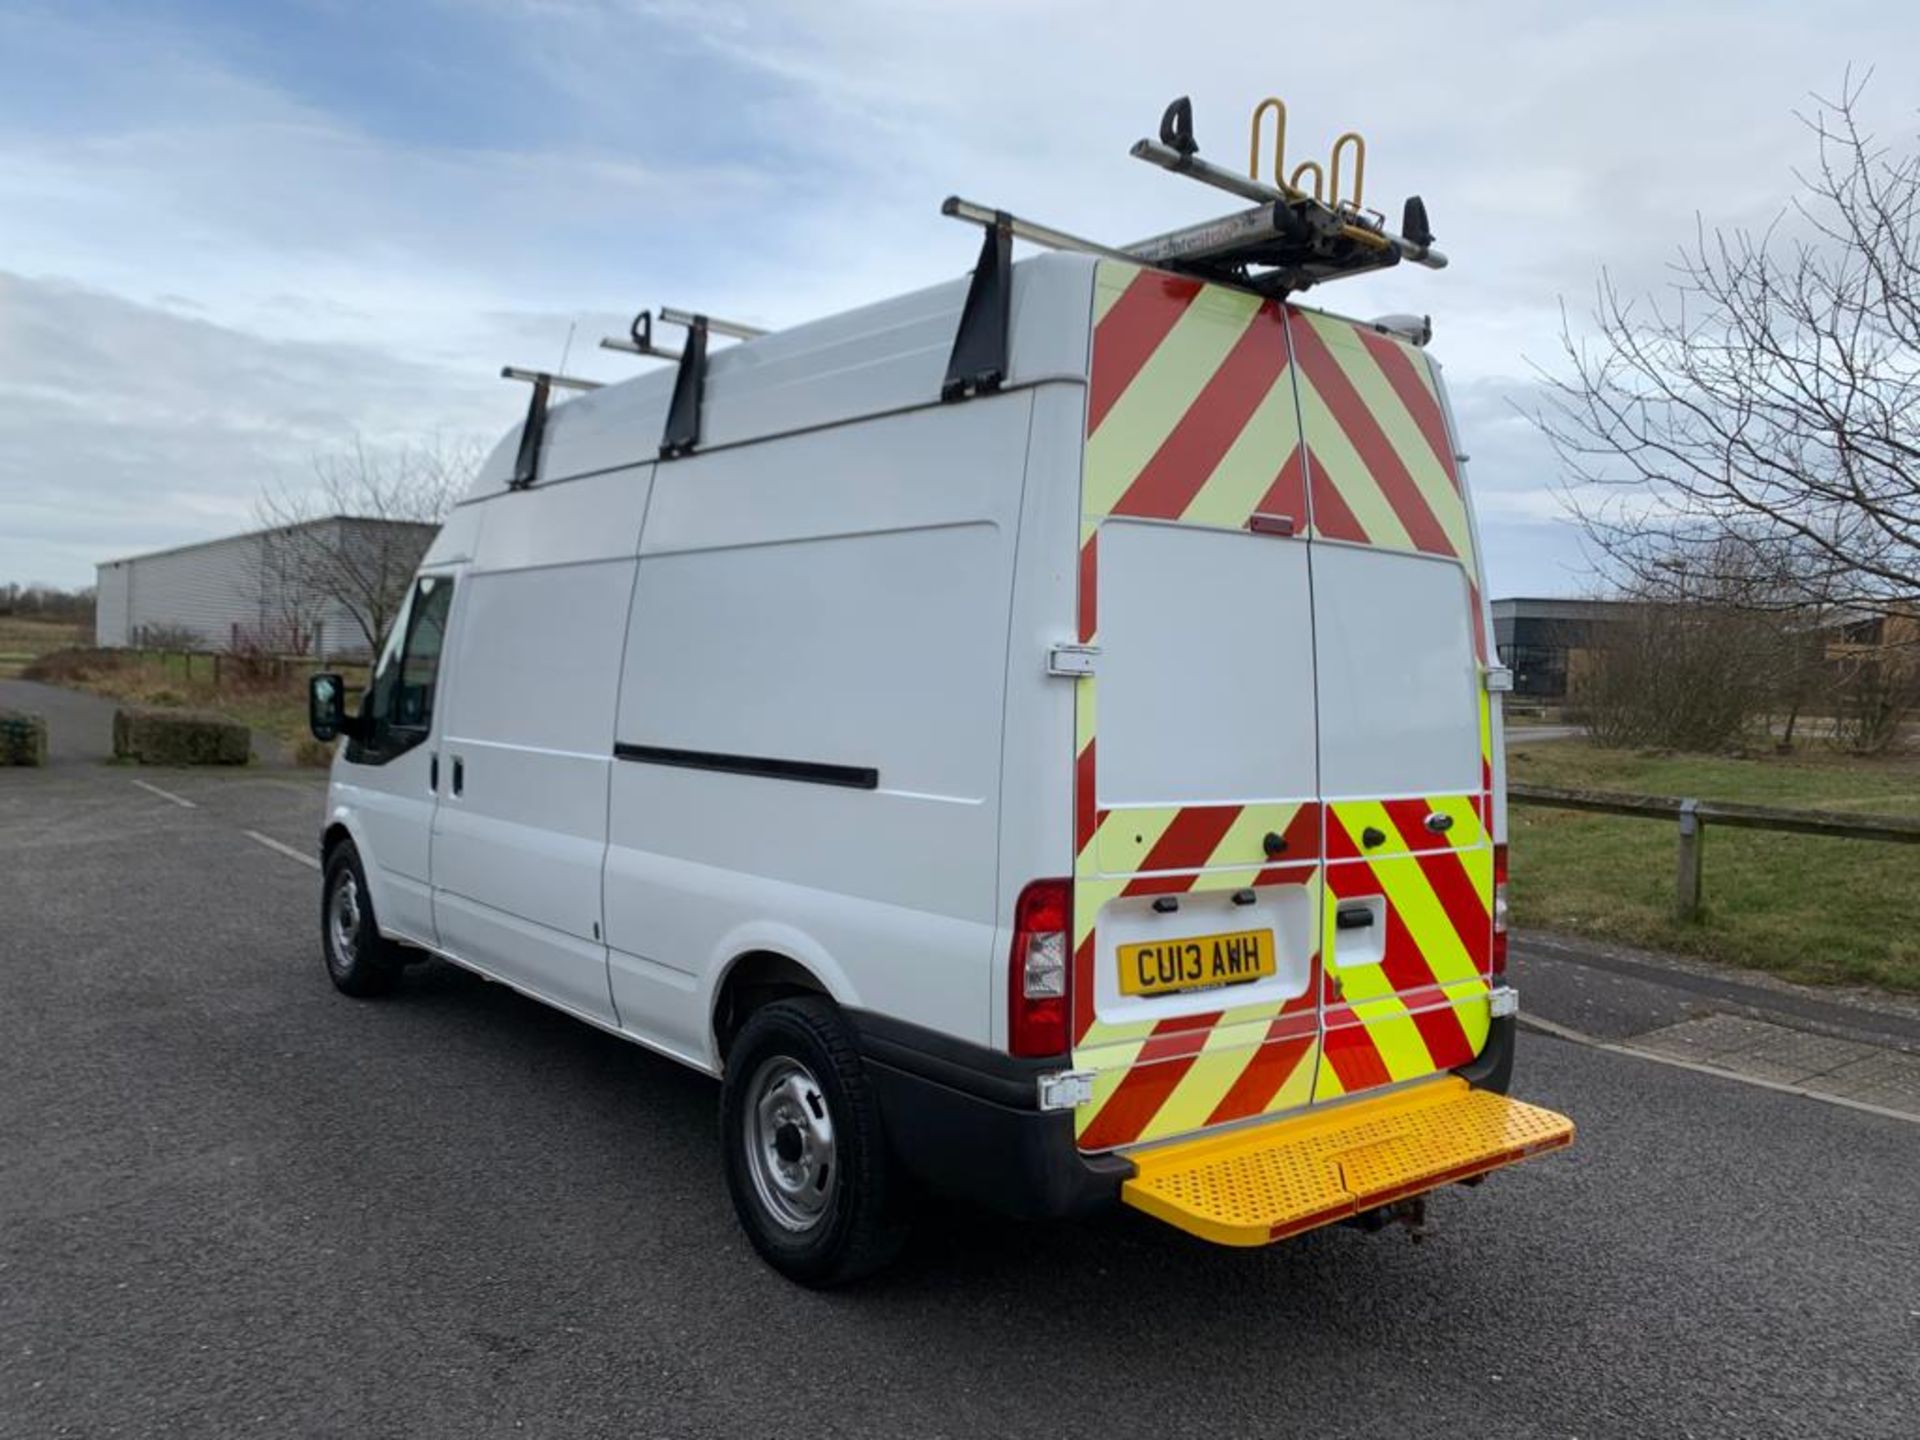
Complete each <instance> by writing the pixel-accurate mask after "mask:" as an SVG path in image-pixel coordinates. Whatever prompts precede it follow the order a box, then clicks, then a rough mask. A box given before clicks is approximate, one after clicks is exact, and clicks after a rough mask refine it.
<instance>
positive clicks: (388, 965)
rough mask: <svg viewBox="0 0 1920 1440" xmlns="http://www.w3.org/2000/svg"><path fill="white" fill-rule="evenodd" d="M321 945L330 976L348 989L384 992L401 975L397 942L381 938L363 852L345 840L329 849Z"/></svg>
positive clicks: (349, 992)
mask: <svg viewBox="0 0 1920 1440" xmlns="http://www.w3.org/2000/svg"><path fill="white" fill-rule="evenodd" d="M320 948H321V951H322V953H323V954H324V955H325V956H326V960H327V976H328V978H329V979H331V980H332V981H333V984H334V988H335V989H337V990H339V991H340V992H341V994H343V995H352V996H355V997H356V998H360V999H366V998H370V997H372V996H375V995H384V994H386V993H387V992H388V991H389V990H391V989H393V986H394V982H395V981H397V980H398V979H399V978H400V964H401V961H400V956H399V952H398V950H397V948H396V947H395V946H394V945H392V944H390V943H389V942H387V941H386V940H383V939H381V938H380V927H379V926H378V925H377V924H376V923H375V922H374V917H373V896H372V894H371V893H370V892H369V891H368V890H367V874H366V871H364V870H362V869H361V868H360V852H359V851H357V850H355V849H354V848H353V842H352V841H351V840H344V841H342V842H341V843H340V844H338V845H336V846H334V847H333V849H332V850H330V851H328V852H327V868H326V873H325V878H324V879H323V881H322V883H321V886H320Z"/></svg>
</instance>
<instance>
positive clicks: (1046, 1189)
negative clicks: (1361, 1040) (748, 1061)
mask: <svg viewBox="0 0 1920 1440" xmlns="http://www.w3.org/2000/svg"><path fill="white" fill-rule="evenodd" d="M848 1018H849V1019H851V1020H852V1021H853V1023H854V1028H855V1030H856V1032H857V1033H858V1036H859V1043H860V1053H861V1057H862V1059H863V1060H864V1061H865V1064H866V1071H867V1078H868V1081H869V1083H871V1084H872V1086H873V1089H874V1093H875V1095H876V1097H877V1098H878V1100H879V1103H880V1113H881V1119H882V1123H883V1124H884V1125H885V1126H886V1133H887V1141H888V1144H889V1146H890V1147H891V1149H892V1151H893V1154H894V1157H895V1158H896V1159H897V1160H898V1161H899V1162H900V1164H901V1165H902V1166H903V1167H904V1168H905V1169H906V1170H907V1172H908V1173H909V1174H911V1175H913V1176H914V1177H915V1178H916V1179H917V1180H919V1181H920V1182H921V1183H922V1184H924V1185H925V1186H926V1187H927V1188H928V1189H930V1190H932V1191H934V1192H935V1193H937V1194H940V1195H944V1196H947V1197H949V1198H952V1199H955V1200H962V1201H965V1202H967V1203H969V1204H973V1205H978V1206H980V1207H981V1208H983V1209H986V1210H991V1211H994V1212H996V1213H998V1214H1001V1215H1007V1216H1010V1217H1013V1218H1015V1219H1044V1218H1050V1217H1064V1216H1073V1215H1084V1214H1087V1213H1089V1212H1091V1211H1095V1210H1100V1209H1104V1208H1106V1207H1108V1206H1111V1205H1117V1204H1119V1203H1120V1201H1121V1192H1122V1188H1123V1187H1124V1186H1125V1184H1126V1183H1127V1181H1129V1180H1131V1179H1133V1178H1134V1177H1135V1175H1136V1170H1137V1167H1136V1166H1135V1165H1134V1162H1133V1161H1132V1160H1129V1159H1128V1158H1126V1157H1125V1156H1124V1155H1119V1154H1107V1155H1083V1154H1082V1153H1081V1152H1080V1149H1079V1147H1078V1146H1077V1145H1076V1144H1075V1141H1074V1133H1073V1112H1072V1111H1070V1110H1041V1109H1040V1108H1039V1099H1038V1096H1039V1078H1040V1076H1041V1075H1042V1074H1044V1073H1047V1072H1049V1071H1054V1070H1059V1069H1062V1068H1064V1067H1065V1065H1066V1061H1065V1059H1064V1057H1063V1058H1059V1059H1054V1060H1018V1059H1014V1058H1013V1057H1011V1056H1008V1055H1003V1054H1001V1053H1000V1052H999V1051H997V1050H989V1049H987V1048H985V1047H984V1046H979V1045H971V1044H968V1043H967V1042H965V1041H962V1040H955V1039H953V1038H952V1037H951V1036H947V1035H942V1034H940V1033H939V1032H938V1031H934V1030H928V1029H925V1028H924V1027H922V1026H918V1025H910V1024H907V1023H906V1022H904V1021H900V1020H893V1019H889V1018H887V1017H885V1016H880V1015H875V1014H872V1013H871V1012H866V1011H851V1012H849V1016H848ZM1515 1029H1516V1027H1515V1023H1514V1019H1513V1017H1512V1016H1503V1017H1501V1018H1500V1019H1498V1020H1495V1021H1494V1022H1493V1026H1492V1029H1491V1031H1490V1033H1489V1034H1488V1036H1487V1043H1486V1046H1485V1047H1484V1048H1483V1049H1482V1051H1481V1053H1480V1055H1479V1056H1478V1057H1477V1058H1476V1059H1475V1060H1474V1061H1473V1062H1472V1063H1471V1064H1468V1065H1465V1066H1462V1067H1461V1068H1460V1069H1459V1070H1458V1071H1457V1072H1455V1073H1456V1074H1458V1075H1459V1076H1460V1077H1461V1078H1462V1079H1464V1080H1466V1081H1467V1082H1468V1083H1469V1084H1470V1085H1471V1086H1473V1087H1474V1088H1475V1089H1480V1090H1490V1091H1494V1092H1496V1093H1505V1092H1506V1090H1507V1087H1508V1084H1509V1083H1510V1079H1511V1076H1512V1072H1513V1046H1514V1035H1515Z"/></svg>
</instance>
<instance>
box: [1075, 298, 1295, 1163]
mask: <svg viewBox="0 0 1920 1440" xmlns="http://www.w3.org/2000/svg"><path fill="white" fill-rule="evenodd" d="M1081 511H1082V516H1081V531H1080V554H1079V607H1078V608H1079V634H1080V640H1081V643H1082V644H1084V645H1088V646H1096V647H1098V654H1097V656H1096V657H1095V658H1094V673H1093V674H1092V675H1090V676H1087V677H1085V678H1082V679H1080V680H1078V681H1077V682H1076V687H1075V724H1076V732H1077V733H1076V738H1075V744H1076V757H1075V766H1076V768H1075V786H1074V791H1075V811H1076V813H1075V850H1076V858H1075V870H1074V899H1073V908H1074V943H1075V954H1074V966H1073V976H1074V995H1073V999H1072V1017H1073V1063H1074V1066H1075V1068H1076V1069H1080V1070H1085V1071H1089V1072H1091V1074H1092V1076H1093V1083H1092V1096H1091V1098H1090V1099H1089V1100H1088V1101H1087V1102H1086V1103H1084V1104H1082V1105H1081V1106H1079V1107H1078V1109H1077V1111H1076V1115H1075V1125H1076V1131H1077V1134H1078V1139H1079V1144H1080V1147H1081V1148H1082V1149H1083V1150H1088V1151H1097V1150H1108V1149H1113V1148H1116V1147H1119V1146H1125V1145H1130V1144H1134V1143H1139V1142H1146V1141H1153V1140H1159V1139H1165V1138H1168V1137H1171V1136H1175V1135H1181V1134H1186V1133H1190V1132H1193V1131H1196V1130H1203V1129H1206V1128H1208V1127H1210V1126H1216V1125H1223V1124H1228V1123H1231V1122H1234V1121H1238V1120H1245V1119H1248V1118H1251V1117H1256V1116H1260V1115H1264V1114H1271V1113H1274V1112H1277V1111H1280V1110H1286V1109H1290V1108H1294V1107H1296V1106H1300V1105H1304V1104H1306V1103H1307V1102H1308V1101H1309V1100H1310V1099H1311V1097H1312V1091H1313V1081H1314V1076H1315V1069H1316V1064H1315V1062H1316V1059H1317V1055H1318V1047H1319V1039H1318V1032H1319V1000H1320V992H1321V979H1320V975H1321V969H1320V954H1319V950H1320V936H1321V929H1322V927H1321V923H1320V902H1321V893H1322V884H1321V874H1320V863H1319V861H1320V816H1319V806H1318V804H1317V796H1318V790H1319V784H1318V778H1317V773H1316V749H1317V733H1316V732H1317V728H1318V718H1317V716H1316V714H1315V710H1314V702H1313V691H1314V685H1313V644H1314V632H1313V614H1312V604H1311V582H1310V577H1309V564H1308V560H1309V556H1308V548H1309V547H1308V544H1307V539H1306V534H1307V523H1306V522H1307V515H1306V493H1305V480H1304V470H1303V466H1302V457H1301V454H1300V444H1299V425H1298V415H1297V408H1296V401H1295V396H1294V388H1293V382H1292V376H1291V373H1290V365H1289V359H1288V353H1287V343H1286V328H1285V320H1284V317H1283V315H1282V313H1281V310H1280V309H1279V307H1278V306H1276V305H1274V304H1273V303H1271V302H1263V301H1261V300H1259V299H1257V298H1255V297H1252V296H1249V295H1245V294H1242V293H1239V292H1235V291H1229V290H1223V289H1220V288H1217V287H1211V286H1203V285H1201V284H1199V283H1197V282H1195V281H1191V280H1187V279H1182V278H1178V277H1174V276H1170V275H1167V274H1164V273H1161V272H1156V271H1152V270H1143V269H1140V268H1138V267H1135V266H1131V265H1125V264H1120V263H1112V262H1107V263H1102V264H1101V265H1100V266H1099V267H1098V269H1097V271H1096V278H1095V288H1094V339H1093V350H1092V359H1091V373H1090V384H1089V390H1088V413H1087V441H1086V452H1085V461H1084V470H1083V475H1082V488H1081Z"/></svg>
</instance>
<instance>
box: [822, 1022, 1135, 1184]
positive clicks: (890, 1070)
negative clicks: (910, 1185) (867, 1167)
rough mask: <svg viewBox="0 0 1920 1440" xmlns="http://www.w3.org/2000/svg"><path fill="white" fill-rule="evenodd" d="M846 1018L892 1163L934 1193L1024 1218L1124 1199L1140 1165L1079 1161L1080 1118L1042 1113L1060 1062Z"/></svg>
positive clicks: (1105, 1159) (900, 1025)
mask: <svg viewBox="0 0 1920 1440" xmlns="http://www.w3.org/2000/svg"><path fill="white" fill-rule="evenodd" d="M848 1018H849V1019H851V1020H852V1021H853V1023H854V1028H855V1030H856V1031H857V1033H858V1035H859V1037H860V1053H861V1057H862V1059H863V1060H864V1061H865V1062H866V1068H867V1077H868V1079H869V1080H870V1081H871V1082H872V1085H873V1088H874V1093H875V1094H876V1095H877V1096H878V1098H879V1101H880V1113H881V1118H882V1121H883V1122H884V1123H885V1125H886V1129H887V1141H888V1144H889V1145H890V1146H891V1147H892V1150H893V1153H894V1157H895V1158H896V1159H897V1160H899V1162H900V1164H901V1165H902V1166H903V1167H904V1168H905V1169H906V1170H907V1171H908V1173H909V1174H911V1175H913V1176H914V1178H915V1179H917V1180H919V1181H920V1182H921V1183H922V1184H924V1185H925V1186H926V1187H927V1188H928V1189H930V1190H933V1191H934V1192H936V1193H937V1194H940V1195H944V1196H947V1197H949V1198H951V1199H955V1200H963V1201H965V1202H967V1203H968V1204H972V1205H978V1206H980V1207H981V1208H982V1209H986V1210H992V1211H995V1212H997V1213H998V1214H1001V1215H1007V1216H1010V1217H1012V1218H1014V1219H1020V1220H1038V1219H1045V1218H1049V1217H1056V1216H1070V1215H1084V1214H1086V1213H1088V1212H1090V1211H1094V1210H1100V1209H1104V1208H1106V1207H1108V1206H1111V1205H1118V1204H1119V1203H1120V1187H1121V1185H1122V1184H1123V1183H1125V1181H1126V1180H1127V1179H1128V1178H1130V1177H1131V1176H1132V1175H1133V1173H1134V1167H1133V1162H1132V1161H1130V1160H1126V1159H1123V1158H1122V1157H1120V1156H1117V1155H1114V1156H1107V1155H1082V1154H1081V1153H1080V1151H1079V1149H1078V1147H1077V1146H1075V1144H1074V1139H1073V1112H1071V1111H1069V1110H1049V1111H1043V1110H1041V1109H1040V1108H1039V1103H1038V1098H1037V1097H1038V1090H1037V1081H1038V1079H1039V1076H1040V1075H1041V1074H1042V1073H1043V1072H1046V1071H1050V1070H1058V1069H1060V1068H1061V1067H1062V1063H1063V1062H1061V1061H1058V1060H1054V1061H1035V1060H1016V1059H1014V1058H1013V1057H1011V1056H1008V1055H1003V1054H1001V1053H1000V1052H999V1051H997V1050H988V1049H986V1048H985V1047H983V1046H979V1045H970V1044H968V1043H966V1042H965V1041H961V1040H955V1039H953V1038H952V1037H951V1036H947V1035H942V1034H940V1033H939V1032H938V1031H934V1030H927V1029H925V1028H923V1027H921V1026H918V1025H909V1024H907V1023H905V1022H903V1021H899V1020H892V1019H888V1018H886V1017H884V1016H880V1015H874V1014H872V1013H870V1012H864V1011H850V1012H849V1013H848Z"/></svg>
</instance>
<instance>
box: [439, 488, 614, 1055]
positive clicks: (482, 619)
mask: <svg viewBox="0 0 1920 1440" xmlns="http://www.w3.org/2000/svg"><path fill="white" fill-rule="evenodd" d="M651 475H652V467H651V466H638V467H633V468H630V469H627V470H622V471H618V472H615V473H612V474H608V475H602V476H598V477H596V478H594V479H591V480H580V481H575V482H573V483H571V484H568V485H564V486H557V487H555V488H553V489H552V490H549V491H546V492H528V493H527V494H524V495H513V496H509V497H507V498H506V499H505V500H504V501H502V502H500V503H499V505H498V507H497V508H496V510H495V512H494V513H493V514H492V515H491V516H490V517H489V522H488V524H487V526H486V528H485V531H484V532H483V535H482V538H481V541H480V544H479V547H478V550H477V552H476V554H475V556H474V560H473V563H472V564H471V565H470V566H469V567H468V568H467V570H466V571H465V572H464V573H463V574H462V576H461V578H460V580H459V586H460V590H461V592H463V593H461V595H460V597H459V603H460V604H461V605H462V607H463V612H462V613H463V618H462V621H461V624H460V626H459V633H458V638H457V642H456V653H455V654H454V656H453V663H452V665H451V667H450V670H449V675H448V680H449V708H448V712H447V725H446V731H445V739H444V741H443V742H442V746H441V748H442V752H443V753H442V755H441V803H440V806H439V809H438V811H437V812H436V818H435V825H434V843H433V887H434V914H435V918H436V921H437V923H438V926H439V932H440V943H441V945H442V947H443V948H444V949H446V950H447V951H448V952H449V953H451V954H452V955H454V956H455V957H456V958H458V959H460V960H463V961H465V962H466V963H468V964H470V965H474V966H477V967H479V968H480V969H482V970H484V971H486V972H488V973H489V974H492V975H495V976H498V977H499V978H501V979H503V980H506V981H508V982H509V983H511V984H514V985H517V986H519V987H521V988H523V989H526V990H529V991H532V992H533V993H534V994H537V995H540V996H542V997H543V998H545V999H548V1000H551V1001H554V1002H555V1003H557V1004H559V1005H562V1006H564V1007H566V1008H567V1009H569V1010H572V1011H575V1012H576V1013H579V1014H583V1015H586V1016H589V1017H591V1018H592V1019H594V1020H597V1021H599V1022H601V1023H603V1024H610V1023H612V1022H613V1018H614V1015H613V1006H612V1003H611V1001H610V999H609V997H608V991H607V972H606V947H605V946H604V944H603V943H602V942H601V939H600V935H599V927H600V923H601V896H600V885H601V868H602V862H603V860H604V857H605V853H606V817H607V773H608V770H609V769H610V768H611V765H612V747H613V713H614V700H615V691H616V686H617V682H618V678H619V667H620V653H621V644H622V641H623V639H624V636H625V631H626V612H627V605H628V600H629V598H630V597H631V595H632V590H633V577H634V570H635V565H636V561H635V559H634V552H635V550H636V549H637V548H638V546H639V539H640V521H641V516H642V514H643V513H644V511H645V509H646V502H647V491H648V485H649V483H650V480H651ZM456 763H457V764H458V765H459V767H460V775H461V782H462V783H461V787H460V791H459V793H457V794H456V793H455V792H454V789H453V784H452V781H453V767H454V765H455V764H456Z"/></svg>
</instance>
